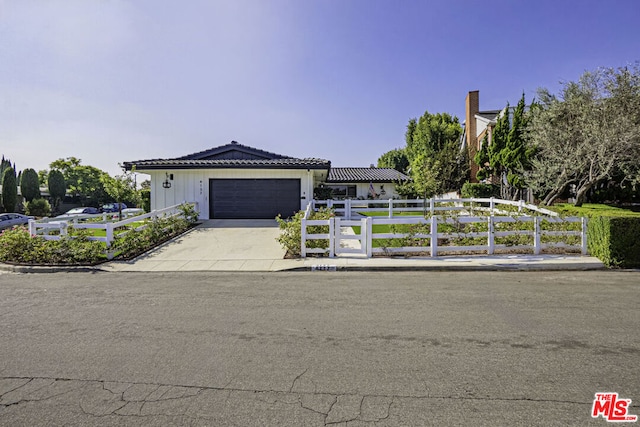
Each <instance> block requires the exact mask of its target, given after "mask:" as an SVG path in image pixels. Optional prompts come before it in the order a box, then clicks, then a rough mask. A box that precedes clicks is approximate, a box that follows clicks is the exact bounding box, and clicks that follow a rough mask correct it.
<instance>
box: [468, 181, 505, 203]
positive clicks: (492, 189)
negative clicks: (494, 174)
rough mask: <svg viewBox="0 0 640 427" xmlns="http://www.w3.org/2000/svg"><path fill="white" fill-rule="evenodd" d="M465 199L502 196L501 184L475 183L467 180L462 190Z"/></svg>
mask: <svg viewBox="0 0 640 427" xmlns="http://www.w3.org/2000/svg"><path fill="white" fill-rule="evenodd" d="M460 196H461V197H462V198H463V199H470V198H474V197H475V198H489V197H497V198H499V197H500V186H499V185H496V184H474V183H471V182H465V183H464V185H463V186H462V189H461V190H460Z"/></svg>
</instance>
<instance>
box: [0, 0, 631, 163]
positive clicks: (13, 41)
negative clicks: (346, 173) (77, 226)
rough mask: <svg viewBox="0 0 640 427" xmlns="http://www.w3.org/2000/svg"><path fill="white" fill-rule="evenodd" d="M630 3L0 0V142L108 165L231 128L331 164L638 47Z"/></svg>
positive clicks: (234, 135) (614, 60)
mask: <svg viewBox="0 0 640 427" xmlns="http://www.w3.org/2000/svg"><path fill="white" fill-rule="evenodd" d="M638 19H640V1H638V0H607V1H604V0H598V1H590V0H580V1H577V0H572V1H563V0H555V1H547V0H537V1H517V0H503V1H497V0H483V1H453V0H441V1H426V0H419V1H412V0H402V1H396V0H387V1H382V0H228V1H227V0H225V1H222V0H190V1H178V0H135V1H133V0H131V1H124V0H104V1H97V0H96V1H92V0H60V1H56V0H41V1H37V0H0V154H4V155H5V156H6V157H8V158H10V159H11V160H12V161H14V162H16V164H17V168H18V169H24V168H27V167H32V168H35V169H36V170H38V169H44V168H47V167H48V164H49V163H50V162H51V161H53V160H55V159H57V158H60V157H68V156H76V157H79V158H81V159H82V161H83V163H84V164H88V165H93V166H96V167H99V168H101V169H104V170H106V171H108V172H110V173H111V174H115V173H118V172H119V168H118V163H121V162H123V161H127V160H138V159H147V158H169V157H177V156H181V155H184V154H188V153H191V152H195V151H201V150H204V149H207V148H211V147H215V146H218V145H222V144H226V143H228V142H230V141H231V140H236V141H238V142H240V143H243V144H246V145H250V146H254V147H258V148H261V149H265V150H269V151H274V152H277V153H280V154H286V155H291V156H296V157H320V158H326V159H329V160H331V161H332V164H333V165H334V166H368V165H369V164H370V163H375V162H376V161H377V158H378V157H379V156H380V155H381V154H382V153H384V152H386V151H388V150H390V149H393V148H396V147H400V146H402V145H403V144H404V131H405V127H406V124H407V121H408V120H409V119H410V118H412V117H418V116H420V115H421V114H422V113H424V111H425V110H428V111H430V112H433V113H436V112H449V113H451V114H453V115H457V116H458V117H459V118H460V121H462V120H464V117H463V116H464V98H465V96H466V94H467V92H468V91H470V90H480V107H481V109H496V108H502V107H503V106H504V105H505V104H506V102H507V101H510V102H511V103H512V104H515V103H516V102H517V100H518V99H519V97H520V95H521V93H522V92H523V91H524V92H525V93H526V96H527V99H528V100H531V98H532V97H533V95H534V94H535V90H536V89H537V88H539V87H547V88H549V89H552V90H554V91H555V90H557V89H558V87H559V84H558V83H559V82H560V81H562V80H565V81H566V80H575V79H577V78H578V77H579V76H580V75H581V74H582V73H583V72H584V71H585V70H593V69H595V68H597V67H599V66H612V67H618V66H624V65H627V64H629V63H632V62H635V61H637V60H639V59H640V25H638Z"/></svg>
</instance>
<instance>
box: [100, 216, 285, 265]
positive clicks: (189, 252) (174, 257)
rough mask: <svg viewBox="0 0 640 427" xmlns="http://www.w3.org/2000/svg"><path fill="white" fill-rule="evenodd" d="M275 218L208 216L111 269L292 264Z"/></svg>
mask: <svg viewBox="0 0 640 427" xmlns="http://www.w3.org/2000/svg"><path fill="white" fill-rule="evenodd" d="M279 234H280V229H279V228H278V223H277V222H276V221H275V220H222V219H218V220H215V219H214V220H209V221H205V222H204V223H202V224H201V225H199V226H197V227H196V228H194V229H192V230H191V231H189V232H187V233H186V234H184V235H182V236H180V237H178V238H177V239H174V240H171V241H169V242H167V243H165V244H164V245H161V246H159V247H158V248H156V249H154V250H153V251H151V252H149V253H148V254H146V255H143V256H141V257H138V258H136V259H135V260H133V261H120V262H112V263H110V265H109V269H110V270H114V271H240V270H242V271H278V270H283V269H286V268H291V260H284V259H283V258H284V254H285V251H284V249H282V247H281V246H280V244H279V243H278V242H277V241H276V238H277V237H278V235H279Z"/></svg>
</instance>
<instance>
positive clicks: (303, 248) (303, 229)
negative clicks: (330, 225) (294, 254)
mask: <svg viewBox="0 0 640 427" xmlns="http://www.w3.org/2000/svg"><path fill="white" fill-rule="evenodd" d="M300 256H301V257H302V258H306V257H307V219H306V218H302V219H301V220H300Z"/></svg>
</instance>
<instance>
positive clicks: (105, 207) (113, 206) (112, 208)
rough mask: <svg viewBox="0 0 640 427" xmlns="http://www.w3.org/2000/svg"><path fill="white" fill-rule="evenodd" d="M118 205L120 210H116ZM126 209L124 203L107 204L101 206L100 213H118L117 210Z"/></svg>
mask: <svg viewBox="0 0 640 427" xmlns="http://www.w3.org/2000/svg"><path fill="white" fill-rule="evenodd" d="M118 205H120V209H118ZM124 209H127V205H125V204H124V203H107V204H106V205H102V209H100V210H101V211H102V212H118V210H124Z"/></svg>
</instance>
